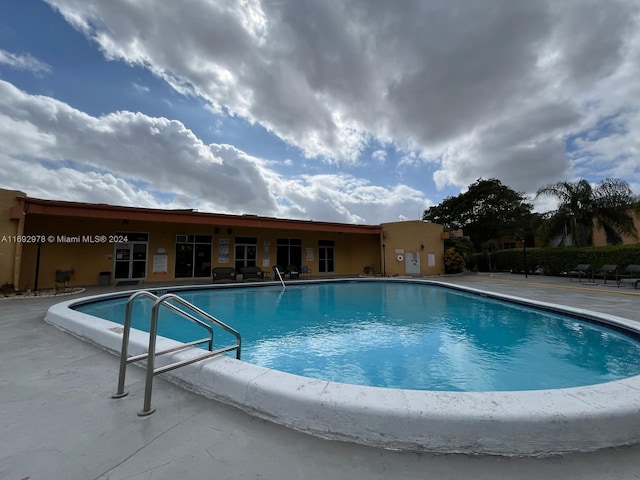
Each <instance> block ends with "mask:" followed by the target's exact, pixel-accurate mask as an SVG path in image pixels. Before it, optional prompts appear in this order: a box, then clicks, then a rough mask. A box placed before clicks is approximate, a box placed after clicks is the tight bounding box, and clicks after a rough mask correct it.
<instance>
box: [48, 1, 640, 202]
mask: <svg viewBox="0 0 640 480" xmlns="http://www.w3.org/2000/svg"><path fill="white" fill-rule="evenodd" d="M48 2H49V3H50V4H51V5H53V6H55V8H57V9H58V10H59V11H60V12H61V13H62V15H64V17H65V18H66V19H67V21H69V22H70V23H71V24H73V25H74V26H75V27H76V28H77V29H78V30H80V31H82V32H83V33H84V34H85V35H86V36H87V37H89V38H91V39H93V40H94V41H95V42H96V43H97V44H98V45H99V46H100V48H101V49H102V50H103V51H104V53H105V55H106V56H107V58H110V59H119V60H123V61H125V62H128V63H130V64H137V65H141V66H144V67H145V68H148V69H149V70H151V71H152V72H154V73H155V74H156V75H158V76H159V77H161V78H164V79H165V80H166V81H167V82H169V83H170V84H171V85H172V86H173V87H174V88H175V89H176V90H177V91H179V92H181V93H184V94H193V95H199V96H201V97H202V98H204V99H206V101H207V102H209V103H210V105H211V108H212V109H214V111H217V112H229V113H231V114H232V115H237V116H240V117H243V118H245V119H246V120H248V121H249V122H250V123H259V124H261V125H262V126H264V127H265V128H266V129H267V130H269V131H271V132H273V133H275V134H276V135H277V136H279V137H280V138H281V139H283V140H284V141H286V142H287V143H289V144H291V145H295V146H297V147H299V148H300V149H302V151H303V152H304V154H305V155H306V156H307V157H309V158H315V157H318V158H320V159H322V160H325V161H329V162H342V163H344V164H353V163H357V162H366V161H374V162H378V161H380V159H379V158H376V156H375V155H374V156H373V157H372V158H371V159H363V158H361V154H362V153H363V152H364V150H365V148H366V147H367V145H368V142H369V140H371V139H376V140H377V141H378V142H380V143H381V144H385V145H395V146H396V147H397V148H398V149H399V150H400V151H401V152H417V155H418V157H415V158H412V157H410V156H407V157H405V159H404V160H403V161H404V162H405V165H406V166H413V167H415V168H419V167H420V164H421V162H423V161H426V159H429V161H432V162H433V161H435V162H441V163H440V167H439V168H438V169H437V171H436V173H435V181H436V183H437V184H438V185H439V186H440V187H444V186H446V185H452V186H458V187H462V186H464V185H467V184H468V183H469V182H471V181H473V180H475V179H476V178H479V177H485V178H489V177H498V178H500V179H501V180H502V181H503V182H504V183H505V184H507V185H510V186H513V187H514V188H517V189H521V190H526V191H535V189H536V188H538V187H539V186H540V185H541V184H544V183H547V182H548V181H550V180H559V179H562V177H566V176H575V175H580V174H583V173H589V172H583V171H581V165H583V164H584V160H583V156H584V155H586V156H587V158H588V157H589V155H591V154H592V152H590V151H589V150H590V149H593V148H595V147H594V145H593V144H591V145H589V148H588V149H587V150H585V151H584V152H582V151H580V150H578V151H576V152H571V153H572V154H571V156H566V155H565V154H564V150H565V141H566V139H567V137H568V136H570V135H576V134H579V133H580V132H581V131H583V130H584V129H587V128H593V126H595V125H597V124H598V122H599V121H601V120H602V119H603V118H604V117H606V116H607V115H615V114H618V113H619V112H620V111H621V110H622V109H625V110H629V111H630V112H631V113H630V115H633V112H637V111H638V109H640V95H638V94H637V93H638V91H637V87H636V86H635V85H637V84H638V82H637V78H638V77H639V74H640V61H639V60H640V58H639V52H640V46H639V43H640V34H639V31H640V29H639V28H638V25H639V21H638V19H639V9H640V4H638V2H637V1H634V0H610V1H608V2H601V1H596V0H540V1H530V0H504V1H495V0H460V1H458V2H454V3H451V2H444V1H432V2H382V1H372V0H355V1H350V2H344V1H342V0H326V1H322V2H300V1H299V0H277V1H276V0H263V1H258V0H251V1H245V2H236V1H232V0H220V1H216V2H205V1H194V2H191V3H190V5H189V8H184V6H183V5H182V4H179V3H175V2H162V3H158V2H155V1H151V0H140V1H137V2H130V1H126V0H111V1H109V2H98V1H95V0H93V1H90V0H48ZM150 11H153V15H150V14H148V13H149V12H150ZM166 32H181V34H180V35H166ZM611 87H615V88H611ZM623 99H624V100H623ZM630 121H631V120H629V122H630ZM633 135H634V134H633V133H631V130H629V133H627V134H625V135H624V137H625V138H620V139H617V140H616V139H614V138H611V139H610V140H609V145H608V146H607V145H605V143H600V147H598V148H599V149H600V150H602V151H603V155H601V157H600V161H602V162H605V163H607V166H606V167H604V168H602V169H601V170H602V171H611V172H619V173H620V174H627V173H628V172H629V169H628V168H622V169H620V168H618V167H615V166H614V163H615V162H617V161H618V160H616V159H619V158H621V157H624V158H629V159H631V158H637V157H634V155H635V153H634V152H635V151H634V148H636V147H637V141H634V140H633V139H629V137H633ZM614 140H615V141H614ZM605 150H606V156H605V155H604V151H605ZM418 158H419V160H420V161H415V160H416V159H418ZM631 174H632V175H633V177H632V178H630V180H633V179H636V181H638V172H637V171H636V172H635V173H634V172H631Z"/></svg>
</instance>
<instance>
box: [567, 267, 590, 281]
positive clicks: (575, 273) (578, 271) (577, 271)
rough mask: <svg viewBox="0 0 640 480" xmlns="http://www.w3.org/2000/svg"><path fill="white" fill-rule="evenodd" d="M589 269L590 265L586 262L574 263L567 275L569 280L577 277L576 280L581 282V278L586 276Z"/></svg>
mask: <svg viewBox="0 0 640 480" xmlns="http://www.w3.org/2000/svg"><path fill="white" fill-rule="evenodd" d="M589 270H591V265H590V264H588V263H581V264H580V265H576V266H575V267H574V268H572V269H571V270H569V272H568V275H569V281H570V282H573V280H571V279H572V278H573V277H577V278H578V282H582V278H583V277H584V278H586V277H587V272H588V271H589Z"/></svg>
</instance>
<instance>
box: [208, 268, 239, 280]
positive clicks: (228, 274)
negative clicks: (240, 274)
mask: <svg viewBox="0 0 640 480" xmlns="http://www.w3.org/2000/svg"><path fill="white" fill-rule="evenodd" d="M211 276H212V277H213V283H223V282H235V281H236V269H235V268H233V267H215V268H213V269H212V270H211Z"/></svg>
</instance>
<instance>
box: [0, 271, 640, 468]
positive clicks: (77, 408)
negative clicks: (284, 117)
mask: <svg viewBox="0 0 640 480" xmlns="http://www.w3.org/2000/svg"><path fill="white" fill-rule="evenodd" d="M437 280H440V281H446V282H450V283H453V284H458V285H466V286H469V287H473V288H479V289H485V290H490V291H495V292H499V293H504V294H508V295H515V296H520V297H527V298H533V299H536V300H543V301H548V302H552V303H561V304H565V305H570V306H574V307H578V308H586V309H591V310H596V311H601V312H605V313H609V314H613V315H619V316H622V317H626V318H629V319H632V320H640V290H635V291H634V290H633V289H632V288H629V287H623V288H619V289H618V288H616V287H610V286H608V285H607V286H604V285H585V284H579V283H577V282H569V280H568V279H567V278H555V277H537V276H535V277H529V278H527V279H525V278H524V277H523V276H522V275H510V274H496V275H493V276H490V275H484V274H481V275H461V276H454V277H438V278H437ZM113 290H114V289H113V287H89V288H87V291H86V292H85V293H84V294H82V295H93V294H97V293H106V292H108V291H113ZM69 298H70V297H61V298H55V297H50V298H30V299H10V300H0V328H2V335H1V336H0V408H1V410H0V411H1V412H2V416H1V417H0V478H2V479H7V480H23V479H27V478H28V479H29V480H40V479H46V480H51V479H60V480H75V479H78V480H85V479H103V480H106V479H110V480H115V479H136V480H137V479H152V478H153V479H167V480H169V479H171V480H174V479H177V478H203V479H205V478H207V479H234V480H235V479H261V480H268V479H274V480H275V479H277V480H288V479H292V480H293V479H295V480H299V479H322V480H325V479H327V478H333V479H349V480H352V479H367V480H369V479H371V480H376V479H388V480H391V479H393V480H397V479H418V478H419V479H472V478H473V479H474V480H475V479H486V480H489V479H491V480H493V479H500V478H514V479H531V480H533V479H536V480H537V479H540V478H546V479H594V480H595V479H598V480H603V479H616V480H618V479H633V478H640V446H635V447H626V448H620V449H608V450H603V451H599V452H594V453H588V454H571V455H563V456H555V457H552V458H542V459H535V458H498V457H470V456H461V455H440V456H434V455H430V454H417V453H401V452H393V451H384V450H378V449H374V448H369V447H364V446H359V445H354V444H347V443H342V442H335V441H325V440H322V439H318V438H314V437H310V436H308V435H305V434H302V433H298V432H294V431H292V430H289V429H287V428H284V427H281V426H278V425H275V424H272V423H270V422H267V421H264V420H259V419H256V418H253V417H251V416H249V415H247V414H245V413H243V412H240V411H239V410H237V409H235V408H233V407H229V406H226V405H222V404H219V403H217V402H214V401H211V400H208V399H206V398H203V397H200V396H198V395H195V394H192V393H190V392H187V391H185V390H183V389H182V388H180V387H177V386H175V385H173V384H171V383H169V382H167V381H165V380H163V378H162V377H158V378H156V380H155V382H154V384H155V385H154V393H153V395H154V400H155V403H156V404H157V405H158V406H159V408H158V411H157V412H156V413H155V414H154V415H151V416H149V417H145V418H140V417H138V416H137V415H136V413H137V411H138V410H139V409H140V406H141V404H142V395H143V390H144V385H143V383H144V378H143V377H144V376H143V371H142V370H141V369H139V368H136V367H132V368H129V370H128V373H127V387H128V389H129V391H130V392H131V393H130V395H129V396H128V397H127V398H125V399H122V400H112V399H111V398H110V396H111V394H112V393H113V392H114V391H115V388H116V383H117V371H118V359H117V357H116V356H114V355H111V354H109V353H107V352H104V351H103V350H101V349H99V348H98V347H95V346H93V345H90V344H87V343H85V342H83V341H81V340H78V339H76V338H74V337H72V336H71V335H69V334H67V333H64V332H61V331H59V330H57V329H55V328H54V327H52V326H50V325H48V324H46V323H45V322H44V321H43V318H44V315H45V312H46V310H47V308H48V307H49V306H50V305H52V304H54V303H57V302H59V301H64V300H68V299H69ZM78 298H79V297H78ZM639 394H640V393H639Z"/></svg>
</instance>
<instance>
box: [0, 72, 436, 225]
mask: <svg viewBox="0 0 640 480" xmlns="http://www.w3.org/2000/svg"><path fill="white" fill-rule="evenodd" d="M0 97H2V98H3V102H2V103H1V104H0V143H2V144H3V145H5V146H6V147H5V148H4V150H3V152H2V153H0V163H1V164H2V165H3V171H4V172H5V174H4V175H3V176H2V178H1V179H0V186H2V187H3V188H10V189H16V188H19V189H21V190H23V191H25V192H26V193H27V194H29V195H31V196H35V197H41V198H55V199H65V200H73V201H85V202H98V203H108V204H117V205H132V206H140V207H159V208H197V209H199V210H200V211H209V212H226V213H236V214H241V213H254V214H259V215H272V216H280V217H289V218H304V219H315V220H323V221H338V222H354V223H374V224H375V223H379V222H382V221H385V220H390V219H395V218H396V217H397V215H398V214H400V213H401V212H403V211H405V210H407V209H408V210H409V211H416V212H418V208H419V207H420V206H422V205H424V204H425V199H424V198H423V196H422V194H421V193H420V192H418V191H416V190H413V189H410V188H408V187H406V186H402V185H399V186H396V187H393V188H390V189H388V188H383V187H379V186H374V185H370V184H369V183H368V182H367V181H365V180H362V179H356V178H353V177H350V176H348V175H347V176H345V175H315V176H314V175H307V176H303V177H294V178H285V177H283V176H281V175H279V174H277V173H275V172H274V171H273V170H271V169H269V162H266V161H264V160H262V159H259V158H256V157H253V156H251V155H248V154H246V153H245V152H243V151H241V150H239V149H237V148H235V147H233V146H231V145H222V144H211V145H205V144H204V143H203V142H202V141H201V140H200V139H199V138H197V137H196V136H195V135H194V133H193V132H192V131H190V130H189V129H187V128H186V127H185V126H184V125H183V124H182V123H181V122H178V121H175V120H169V119H166V118H154V117H149V116H146V115H143V114H141V113H132V112H114V113H110V114H107V115H104V116H101V117H92V116H90V115H87V114H85V113H83V112H80V111H78V110H76V109H74V108H72V107H70V106H69V105H67V104H65V103H62V102H60V101H58V100H55V99H52V98H50V97H43V96H34V95H28V94H26V93H25V92H23V91H20V90H18V89H17V88H15V87H14V86H13V85H11V84H9V83H7V82H4V81H1V80H0Z"/></svg>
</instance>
